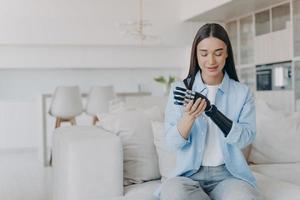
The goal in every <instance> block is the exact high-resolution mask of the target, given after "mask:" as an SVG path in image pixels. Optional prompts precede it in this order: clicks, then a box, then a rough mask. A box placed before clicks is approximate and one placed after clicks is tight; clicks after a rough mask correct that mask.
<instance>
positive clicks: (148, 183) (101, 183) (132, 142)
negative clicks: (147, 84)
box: [53, 99, 300, 200]
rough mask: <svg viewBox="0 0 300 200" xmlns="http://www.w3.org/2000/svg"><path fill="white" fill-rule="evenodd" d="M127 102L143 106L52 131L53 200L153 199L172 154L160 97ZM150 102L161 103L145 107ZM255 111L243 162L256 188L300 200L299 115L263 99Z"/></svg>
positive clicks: (282, 199)
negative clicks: (93, 124) (254, 135)
mask: <svg viewBox="0 0 300 200" xmlns="http://www.w3.org/2000/svg"><path fill="white" fill-rule="evenodd" d="M132 102H133V104H134V105H135V106H136V105H139V106H137V107H144V108H145V107H148V109H146V110H142V109H138V111H132V110H130V111H127V110H126V109H124V110H122V111H120V112H119V111H118V112H115V113H114V114H113V115H112V116H108V117H107V118H106V119H105V120H104V122H103V124H102V126H101V127H80V126H78V127H63V128H60V129H58V130H57V131H55V133H54V143H53V145H54V146H53V149H54V150H53V175H54V182H53V184H54V185H53V199H54V200H102V199H103V200H119V199H126V200H141V199H143V200H155V199H156V198H155V197H154V196H153V193H154V191H155V190H156V188H157V187H159V185H160V184H161V179H160V177H161V176H162V180H164V177H165V176H167V173H168V171H170V169H171V168H172V167H173V164H172V163H174V159H176V158H175V157H174V154H173V153H172V152H168V151H166V150H165V149H164V147H163V146H162V143H161V142H162V138H161V137H162V134H163V131H162V130H161V126H162V122H159V121H160V120H162V119H161V116H160V114H161V113H162V110H163V107H164V105H163V103H162V102H163V100H162V99H160V100H158V101H153V99H152V100H149V101H146V100H145V99H144V100H143V101H139V102H136V101H132ZM141 102H143V103H141ZM145 102H148V103H149V102H152V103H149V104H148V103H145ZM161 103H162V104H161ZM133 104H132V105H133ZM141 104H142V105H141ZM146 104H147V105H146ZM150 104H160V107H159V109H158V107H156V108H149V106H150ZM129 107H130V106H129ZM257 110H258V112H257V138H256V140H255V142H254V143H253V146H252V149H251V151H250V155H249V157H248V161H249V162H250V163H251V169H252V170H253V173H254V175H255V177H256V179H257V183H258V188H259V189H260V190H261V192H262V194H263V195H264V197H265V199H267V200H286V199H289V200H297V199H299V200H300V154H299V153H300V114H296V113H294V114H287V113H283V112H280V111H276V110H273V109H271V108H270V107H269V106H268V105H267V104H265V103H264V102H258V104H257ZM158 111H160V114H158ZM129 112H130V113H129ZM141 112H142V113H143V114H145V115H147V119H148V120H149V121H152V129H151V130H152V132H149V130H146V129H149V124H147V122H146V118H143V115H142V114H137V113H141ZM122 115H123V116H122ZM133 115H134V116H133ZM126 116H128V117H127V118H126ZM129 116H133V117H132V119H128V118H130V117H129ZM141 118H142V119H141ZM137 119H138V120H137ZM143 119H144V121H143ZM120 120H123V121H126V124H122V121H120ZM153 120H156V125H155V122H154V123H153ZM134 122H136V123H134ZM149 123H150V124H151V122H149ZM131 127H135V128H134V129H131ZM159 127H160V128H159ZM141 128H142V130H141ZM158 132H159V133H158ZM149 133H153V136H150V135H149ZM132 135H134V137H132ZM144 135H147V136H144ZM133 138H137V139H133ZM137 143H139V144H137ZM298 143H299V145H298ZM139 145H141V146H139ZM153 147H154V148H155V151H153ZM137 149H138V151H137ZM145 153H146V154H145ZM133 154H134V155H133ZM149 154H151V155H149ZM145 155H146V157H145ZM137 160H138V161H137ZM147 179H148V180H147ZM153 179H156V180H153ZM133 183H134V184H133ZM124 184H125V185H126V186H124Z"/></svg>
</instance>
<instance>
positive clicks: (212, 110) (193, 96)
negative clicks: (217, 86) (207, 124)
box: [173, 87, 232, 137]
mask: <svg viewBox="0 0 300 200" xmlns="http://www.w3.org/2000/svg"><path fill="white" fill-rule="evenodd" d="M173 93H174V100H175V101H174V104H175V105H184V104H185V103H188V102H189V101H190V100H193V101H194V102H195V101H196V100H197V99H198V98H202V99H205V101H206V108H205V114H206V115H207V116H208V117H210V118H211V120H212V121H213V122H214V123H215V124H216V125H217V126H218V127H219V128H220V129H221V131H222V132H223V134H224V136H225V137H226V136H227V135H228V134H229V132H230V130H231V127H232V121H231V120H230V119H228V118H227V117H226V116H225V115H224V114H223V113H221V112H220V111H219V110H218V108H217V107H216V106H215V105H212V104H210V102H209V100H208V99H207V98H206V97H205V96H204V95H202V94H201V93H199V92H195V91H192V90H188V89H185V88H182V87H176V88H175V90H174V91H173Z"/></svg>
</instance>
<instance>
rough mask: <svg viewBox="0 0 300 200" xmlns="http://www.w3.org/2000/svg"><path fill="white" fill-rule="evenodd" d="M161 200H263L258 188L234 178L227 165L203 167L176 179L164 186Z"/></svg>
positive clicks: (168, 181) (165, 183)
mask: <svg viewBox="0 0 300 200" xmlns="http://www.w3.org/2000/svg"><path fill="white" fill-rule="evenodd" d="M160 199H161V200H261V199H263V198H262V197H261V195H260V193H259V192H258V191H257V189H256V188H254V187H253V186H251V185H250V184H248V183H247V182H245V181H243V180H240V179H237V178H235V177H233V176H232V175H231V174H230V172H229V171H228V170H227V169H226V167H225V165H220V166H217V167H207V166H202V167H200V170H199V171H198V172H197V173H195V174H193V175H192V176H190V177H184V176H179V177H174V178H171V179H169V180H167V181H166V182H164V183H163V184H162V189H161V194H160Z"/></svg>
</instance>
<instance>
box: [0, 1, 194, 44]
mask: <svg viewBox="0 0 300 200" xmlns="http://www.w3.org/2000/svg"><path fill="white" fill-rule="evenodd" d="M138 2H139V1H138V0H109V1H107V0H86V1H82V0H72V1H71V0H26V1H24V0H1V1H0V27H1V32H0V44H71V45H74V44H85V45H86V44H91V45H95V44H99V45H122V44H134V41H132V40H130V39H129V38H127V37H123V34H122V33H121V32H122V30H120V29H119V27H118V24H119V23H120V22H127V21H128V20H136V19H137V18H138V5H139V4H138ZM179 10H180V7H179V0H144V18H145V19H147V20H150V21H151V22H152V23H153V26H152V27H150V28H148V29H147V28H146V30H145V31H146V32H149V33H152V34H155V35H159V36H161V44H162V45H172V46H173V45H175V46H182V45H186V44H187V43H186V42H189V41H190V40H191V37H190V33H191V31H192V32H193V31H194V28H193V26H191V25H190V24H182V23H181V22H180V20H179Z"/></svg>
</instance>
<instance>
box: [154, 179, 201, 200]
mask: <svg viewBox="0 0 300 200" xmlns="http://www.w3.org/2000/svg"><path fill="white" fill-rule="evenodd" d="M198 187H200V186H199V184H198V182H196V181H193V180H191V179H189V178H186V177H174V178H171V179H169V180H167V181H166V182H164V183H163V185H162V189H161V194H160V197H161V198H160V199H161V200H185V199H189V194H188V192H190V191H191V190H193V188H198Z"/></svg>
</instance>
